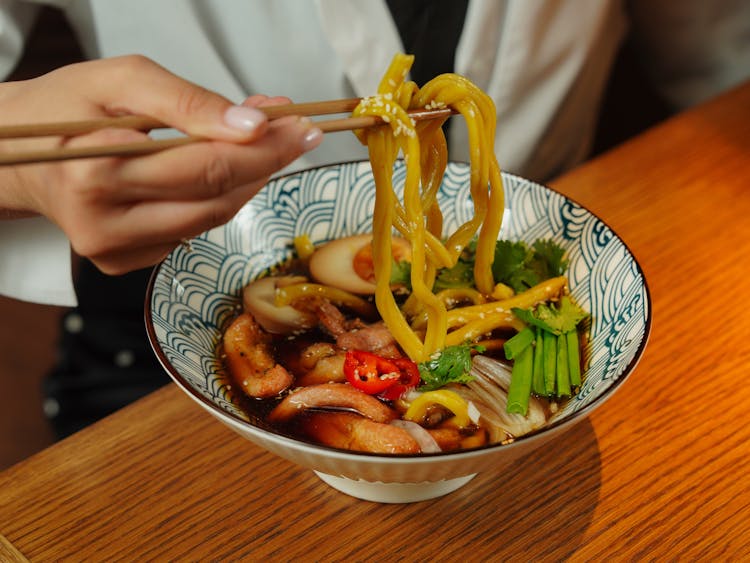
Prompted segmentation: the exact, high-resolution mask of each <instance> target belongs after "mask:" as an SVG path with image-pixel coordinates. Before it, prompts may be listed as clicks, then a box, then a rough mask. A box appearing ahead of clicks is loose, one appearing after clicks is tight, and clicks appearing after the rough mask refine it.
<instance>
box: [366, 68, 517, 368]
mask: <svg viewBox="0 0 750 563" xmlns="http://www.w3.org/2000/svg"><path fill="white" fill-rule="evenodd" d="M413 61H414V57H413V56H411V55H404V54H397V55H396V56H395V57H394V58H393V61H392V62H391V65H390V67H389V68H388V70H387V71H386V73H385V75H384V76H383V79H382V80H381V82H380V86H379V88H378V93H377V95H375V96H372V97H369V98H365V99H363V100H362V102H361V103H360V104H359V105H358V106H357V108H356V109H355V110H354V113H353V115H354V116H378V117H380V118H382V119H383V121H384V122H386V123H387V124H388V125H389V126H390V127H378V128H370V129H366V130H359V131H356V134H357V136H358V138H359V139H360V141H362V143H363V144H366V145H367V147H368V149H369V153H370V162H371V164H372V169H373V175H374V178H375V186H376V188H375V189H376V195H375V210H374V214H373V262H374V266H375V284H376V290H375V303H376V305H377V308H378V311H379V312H380V314H381V316H382V318H383V321H384V322H385V324H386V326H387V327H388V328H389V330H390V331H391V333H392V334H393V336H394V338H395V339H396V341H397V342H398V343H399V345H400V346H401V347H402V349H403V350H404V352H406V354H407V355H408V356H409V357H410V358H411V359H412V360H414V361H417V362H421V361H425V360H427V359H428V358H429V357H430V356H431V355H432V354H434V353H435V352H437V351H439V350H441V349H442V348H443V347H445V345H446V336H447V331H448V313H447V309H446V306H445V303H444V301H443V299H441V298H440V297H438V296H436V295H435V294H434V293H433V292H432V286H433V284H434V281H435V275H436V272H437V270H438V269H439V268H450V267H452V266H454V265H455V264H456V262H457V260H458V258H459V256H460V255H461V253H462V252H463V250H464V248H465V247H466V245H468V244H469V243H470V242H471V241H472V240H473V239H474V237H475V236H477V233H478V237H477V248H476V256H475V268H474V278H475V283H476V286H477V289H478V290H479V291H480V292H481V293H484V294H490V293H492V290H493V288H494V285H495V282H494V279H493V276H492V269H491V266H492V261H493V259H494V252H495V242H496V241H497V237H498V234H499V232H500V227H501V222H502V215H503V207H504V198H503V186H502V180H501V175H500V168H499V166H498V164H497V160H496V157H495V151H494V138H495V120H496V114H495V108H494V104H493V102H492V100H491V99H490V98H489V97H488V96H487V95H486V94H485V93H484V92H482V91H481V90H480V89H479V88H477V87H476V86H475V85H474V84H472V83H471V82H470V81H469V80H467V79H466V78H463V77H461V76H458V75H455V74H443V75H440V76H437V77H436V78H434V79H432V80H430V81H429V82H428V83H427V84H425V85H424V86H423V87H422V88H421V89H420V88H418V87H417V85H416V84H415V83H414V82H411V81H408V80H407V79H406V77H407V75H408V73H409V70H410V68H411V65H412V63H413ZM433 107H438V108H442V107H450V108H452V109H454V110H456V111H457V112H459V113H460V114H461V115H462V116H463V117H464V119H465V120H466V124H467V130H468V134H469V151H470V166H471V173H470V182H471V185H470V192H471V197H472V200H473V203H474V216H473V217H472V218H471V219H469V220H468V221H467V222H466V223H464V224H463V225H460V226H459V227H458V228H457V229H456V230H455V231H454V232H452V233H450V234H448V236H447V239H445V241H444V242H443V240H442V236H443V233H442V228H443V216H442V212H441V211H440V207H439V205H438V202H437V191H438V189H439V187H440V183H441V181H442V178H443V174H444V172H445V168H446V166H447V160H448V151H447V143H446V140H445V135H444V134H443V130H442V128H441V126H442V124H443V121H444V120H428V121H426V122H422V123H420V124H419V125H415V123H414V122H413V121H412V119H411V118H410V117H409V115H408V114H407V110H409V109H415V108H433ZM399 154H403V158H404V162H405V166H406V178H405V181H404V189H403V199H402V200H399V198H398V197H397V196H396V192H395V191H394V188H393V165H394V163H395V161H396V158H397V157H398V155H399ZM393 229H396V230H397V231H398V232H399V233H400V234H401V235H402V236H403V237H404V238H405V239H407V240H408V241H409V242H410V244H411V248H412V259H411V286H412V294H411V296H410V298H409V299H410V300H412V301H416V302H417V303H418V304H419V307H420V309H422V310H424V311H425V313H426V318H427V322H426V325H425V327H424V334H423V336H421V335H420V334H418V333H417V332H415V331H414V330H413V329H412V327H411V326H410V325H409V323H408V322H407V320H406V319H405V318H404V315H403V313H402V312H401V310H400V309H399V307H398V305H397V303H396V301H395V298H394V295H393V293H392V291H391V287H390V278H391V260H392V258H391V256H392V254H391V236H392V234H393Z"/></svg>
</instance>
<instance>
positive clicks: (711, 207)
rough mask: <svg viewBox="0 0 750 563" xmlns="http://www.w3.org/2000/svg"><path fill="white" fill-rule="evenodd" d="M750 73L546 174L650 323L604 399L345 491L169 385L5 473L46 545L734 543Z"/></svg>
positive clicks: (18, 506) (169, 554)
mask: <svg viewBox="0 0 750 563" xmlns="http://www.w3.org/2000/svg"><path fill="white" fill-rule="evenodd" d="M748 186H750V85H746V86H744V87H742V88H739V89H737V90H734V91H732V92H730V93H729V94H727V95H724V96H722V97H720V98H718V99H716V100H713V101H711V102H709V103H707V104H705V105H703V106H700V107H698V108H696V109H694V110H691V111H689V112H686V113H684V114H682V115H680V116H677V117H676V118H674V119H671V120H669V121H667V122H666V123H664V124H663V125H661V126H658V127H657V128H655V129H653V130H651V131H649V132H647V133H646V134H644V135H642V136H640V137H638V138H636V139H634V140H633V141H631V142H628V143H626V144H625V145H623V146H621V147H619V148H617V149H616V150H614V151H612V152H609V153H606V154H605V155H603V156H602V157H600V158H598V159H596V160H594V161H592V162H590V163H588V164H586V165H584V166H582V167H580V168H578V169H576V170H574V171H573V172H571V173H569V174H567V175H565V176H564V177H561V178H559V179H558V180H557V181H555V182H554V183H553V187H554V188H555V189H557V190H559V191H561V192H563V193H565V194H566V195H568V196H570V197H572V198H573V199H575V200H577V201H579V202H580V203H582V204H583V205H585V206H586V207H588V208H589V209H591V210H592V211H594V212H595V213H597V214H598V215H600V216H601V217H602V218H603V219H604V220H605V221H606V222H607V223H608V224H609V225H610V226H611V227H612V228H613V229H614V230H615V231H616V232H617V233H618V234H620V236H621V237H622V238H623V239H624V240H625V241H626V243H627V244H628V245H629V247H630V248H631V250H632V251H633V253H634V254H635V256H636V257H637V258H638V260H639V261H640V263H641V266H642V267H643V270H644V271H645V274H646V279H647V281H648V284H649V288H650V292H651V297H652V300H653V328H652V333H651V338H650V342H649V344H648V347H647V349H646V352H645V354H644V356H643V358H642V360H641V362H640V365H639V366H638V368H637V369H636V370H635V372H634V373H633V374H632V376H631V377H630V378H629V380H628V381H627V382H626V383H625V385H624V386H623V387H622V388H621V389H620V390H619V391H618V393H616V394H615V395H614V396H613V397H612V398H611V399H610V400H609V401H608V402H607V403H605V404H604V405H603V406H602V407H601V408H600V409H599V410H598V411H596V412H595V413H594V414H593V415H592V416H591V417H589V419H587V420H586V421H584V422H582V423H580V424H578V425H577V426H575V427H574V428H572V429H571V430H570V431H569V432H567V433H566V434H565V435H564V436H563V437H562V438H561V439H560V440H558V441H556V442H555V443H553V444H551V445H550V446H549V447H545V448H544V449H543V450H541V451H537V452H534V453H532V454H531V455H529V456H527V457H525V458H522V459H520V460H518V461H517V462H516V463H515V464H514V465H513V466H512V467H510V469H509V470H508V471H505V472H503V473H502V474H500V473H496V474H495V473H491V472H488V473H486V474H480V475H479V476H477V477H476V478H475V479H474V480H473V481H471V482H470V483H469V484H468V485H466V486H465V487H463V488H461V489H459V490H458V491H456V492H455V493H452V494H450V495H447V496H445V497H442V498H439V499H436V500H433V501H427V502H422V503H415V504H410V505H403V506H402V505H379V504H374V503H369V502H364V501H359V500H356V499H353V498H350V497H348V496H346V495H343V494H341V493H338V492H336V491H334V490H333V489H331V488H329V487H327V486H326V485H325V484H323V483H322V482H321V481H320V480H318V479H317V477H315V476H314V474H312V473H311V472H309V471H307V470H304V469H301V468H298V467H296V466H294V465H293V464H291V463H289V462H286V461H284V460H282V459H280V458H277V457H275V456H272V455H271V454H268V453H266V452H264V451H262V450H260V449H259V448H257V447H256V446H254V445H253V444H250V443H248V442H246V441H244V440H243V439H242V438H239V437H238V436H236V435H235V434H233V433H232V432H231V431H230V430H228V429H227V428H225V427H223V426H222V425H221V424H219V423H217V422H215V421H214V419H213V418H211V417H210V416H209V415H208V414H207V413H204V412H203V411H202V410H201V409H200V408H199V407H197V406H196V405H195V404H194V403H192V402H191V401H190V400H189V399H188V398H186V397H184V396H183V395H182V394H181V391H179V389H177V388H176V387H175V386H168V387H166V388H164V389H162V390H160V391H157V392H156V393H154V394H152V395H150V396H148V397H146V398H145V399H143V400H141V401H139V402H137V403H135V404H134V405H131V406H130V407H127V408H126V409H124V410H122V411H120V412H118V413H116V414H115V415H113V416H111V417H109V418H108V419H105V420H104V421H102V422H101V423H98V424H96V425H94V426H92V427H90V428H88V429H86V430H84V431H82V432H80V433H79V434H77V435H75V436H73V437H71V438H70V439H68V440H66V441H64V442H62V443H59V444H57V445H55V446H53V447H51V448H48V449H47V450H45V451H43V452H41V453H40V454H38V455H36V456H34V457H32V458H30V459H28V460H26V461H24V462H22V463H20V464H18V465H16V466H14V467H12V468H10V469H8V470H6V471H5V472H3V473H2V474H0V533H2V534H3V535H4V536H5V537H6V538H7V539H8V541H9V542H12V544H13V545H14V546H15V547H16V548H17V549H18V550H19V551H20V552H21V553H23V554H24V555H25V556H26V557H27V558H29V559H30V560H32V561H36V560H39V561H46V560H60V559H62V560H65V559H72V560H92V561H104V560H106V561H120V560H128V561H131V560H165V559H169V560H264V561H265V560H270V561H277V560H278V561H288V560H298V559H303V560H308V559H315V560H321V561H329V560H337V561H338V560H378V561H398V560H404V559H406V560H428V559H436V560H446V561H456V560H466V561H481V560H524V561H559V560H569V561H591V560H595V561H600V560H616V561H633V560H686V561H704V560H721V561H727V560H733V561H738V560H747V559H748V558H750V480H749V479H748V478H747V476H748V473H750V455H748V446H747V444H748V443H749V442H750V426H749V425H748V424H747V423H746V421H747V405H748V404H750V386H749V385H747V383H746V377H747V375H748V373H750V339H749V338H748V335H749V334H750V315H748V314H747V312H746V308H745V305H744V299H745V298H746V296H747V295H750V277H749V276H748V265H747V257H748V256H750V219H748V218H749V217H750V192H748Z"/></svg>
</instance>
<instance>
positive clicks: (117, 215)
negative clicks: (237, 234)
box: [0, 56, 322, 274]
mask: <svg viewBox="0 0 750 563" xmlns="http://www.w3.org/2000/svg"><path fill="white" fill-rule="evenodd" d="M287 102H288V100H287V99H285V98H267V97H265V96H253V97H251V98H248V99H247V100H246V101H245V102H244V103H243V105H241V106H236V105H232V103H231V102H229V101H228V100H226V99H225V98H223V97H221V96H219V95H217V94H215V93H212V92H209V91H207V90H205V89H203V88H200V87H198V86H196V85H194V84H191V83H189V82H187V81H185V80H182V79H181V78H178V77H177V76H175V75H173V74H171V73H169V72H168V71H166V70H165V69H163V68H161V67H160V66H158V65H157V64H155V63H154V62H152V61H150V60H148V59H145V58H143V57H139V56H128V57H121V58H115V59H103V60H98V61H92V62H86V63H80V64H76V65H71V66H68V67H64V68H61V69H58V70H56V71H53V72H51V73H49V74H47V75H44V76H41V77H39V78H36V79H33V80H28V81H24V82H15V83H5V84H2V85H0V110H2V111H1V113H0V115H2V116H6V117H5V118H3V121H4V122H5V124H11V123H19V124H20V123H34V122H50V121H69V120H76V119H90V118H96V117H103V116H112V115H121V114H138V115H146V116H151V117H155V118H157V119H159V120H160V121H162V122H164V123H166V124H168V125H170V126H172V127H174V128H176V129H179V130H181V131H184V132H185V133H188V134H190V135H197V136H203V137H207V138H208V139H211V140H210V141H206V142H200V143H194V144H190V145H185V146H182V147H178V148H173V149H169V150H165V151H162V152H159V153H155V154H151V155H147V156H141V157H132V158H109V157H107V158H91V159H81V160H74V161H64V162H57V163H45V164H34V165H24V166H16V167H6V168H0V208H4V209H5V210H6V211H5V213H6V215H7V214H9V213H11V214H15V215H23V214H43V215H45V216H47V217H48V218H49V219H51V220H52V221H54V222H55V223H56V224H57V225H58V226H59V227H60V228H61V229H62V230H63V231H64V232H65V233H66V234H67V235H68V238H69V239H70V242H71V245H72V247H73V249H74V250H75V251H76V252H77V253H78V254H80V255H82V256H85V257H87V258H89V259H90V260H92V261H93V262H94V263H95V264H96V265H97V267H99V268H100V269H101V270H102V271H103V272H105V273H108V274H121V273H124V272H127V271H130V270H134V269H137V268H141V267H145V266H148V265H151V264H154V263H156V262H158V261H159V260H161V259H162V258H163V257H164V256H166V254H167V253H168V252H169V251H170V250H171V249H172V248H174V247H175V246H176V245H177V244H178V243H179V241H180V239H182V238H185V237H190V236H195V235H197V234H200V233H202V232H203V231H205V230H207V229H210V228H212V227H215V226H217V225H220V224H222V223H225V222H226V221H228V220H229V219H230V218H231V217H232V216H234V214H235V213H236V212H237V211H238V210H239V209H240V207H242V205H243V204H244V203H245V202H246V201H247V200H249V199H250V198H251V197H252V196H253V195H255V193H257V191H258V190H259V189H260V188H261V187H262V186H263V185H264V184H265V183H266V181H267V180H268V177H269V176H270V175H271V174H273V173H274V172H276V171H278V170H280V169H281V168H283V167H284V166H286V165H287V164H289V163H291V162H292V161H293V160H295V159H296V158H297V157H298V156H300V155H301V154H303V153H304V152H306V151H309V150H312V149H313V148H315V147H316V146H317V145H318V144H319V143H320V141H321V139H322V133H321V132H320V130H319V129H316V128H314V127H313V126H312V124H311V121H310V120H309V119H307V118H298V117H286V118H282V119H278V120H275V121H273V122H268V121H267V120H266V117H265V114H264V113H263V112H261V111H258V110H257V109H255V108H256V107H258V106H262V105H272V104H279V103H287ZM146 139H147V135H146V134H145V133H141V132H138V131H133V130H126V129H107V130H102V131H97V132H94V133H91V134H88V135H83V136H79V137H75V138H70V139H65V138H56V139H48V140H44V141H41V142H43V143H46V146H47V147H49V146H96V145H103V144H115V143H126V142H137V141H142V140H146ZM26 143H35V144H33V148H42V147H40V144H39V143H40V141H39V140H35V141H22V142H21V141H16V142H14V144H13V145H12V146H11V145H10V142H6V143H4V144H3V145H0V150H2V151H10V150H21V149H22V148H31V147H28V146H26V147H24V146H23V145H24V144H26Z"/></svg>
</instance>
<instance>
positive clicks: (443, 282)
mask: <svg viewBox="0 0 750 563" xmlns="http://www.w3.org/2000/svg"><path fill="white" fill-rule="evenodd" d="M456 287H474V263H473V262H468V261H466V260H459V261H458V262H456V265H455V266H453V267H452V268H443V269H441V270H440V271H439V272H438V274H437V277H436V278H435V285H434V288H433V289H434V291H440V290H442V289H451V288H456Z"/></svg>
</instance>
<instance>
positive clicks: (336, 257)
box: [309, 234, 411, 295]
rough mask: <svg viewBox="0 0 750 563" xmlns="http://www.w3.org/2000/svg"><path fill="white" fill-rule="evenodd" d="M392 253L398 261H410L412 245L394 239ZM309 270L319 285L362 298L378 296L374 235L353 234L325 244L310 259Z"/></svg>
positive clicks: (396, 238)
mask: <svg viewBox="0 0 750 563" xmlns="http://www.w3.org/2000/svg"><path fill="white" fill-rule="evenodd" d="M391 254H392V255H393V258H394V260H396V261H397V262H401V261H411V246H410V245H409V242H408V241H407V240H406V239H403V238H400V237H393V239H392V244H391ZM309 267H310V274H311V275H312V277H313V278H314V279H315V281H317V282H318V283H321V284H325V285H330V286H332V287H336V288H339V289H343V290H345V291H349V292H351V293H357V294H360V295H372V294H374V293H375V266H374V264H373V259H372V235H371V234H364V235H353V236H350V237H344V238H339V239H335V240H332V241H330V242H328V243H326V244H324V245H323V246H321V247H320V248H318V249H317V250H316V251H315V252H314V253H313V254H312V256H311V257H310V263H309Z"/></svg>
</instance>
